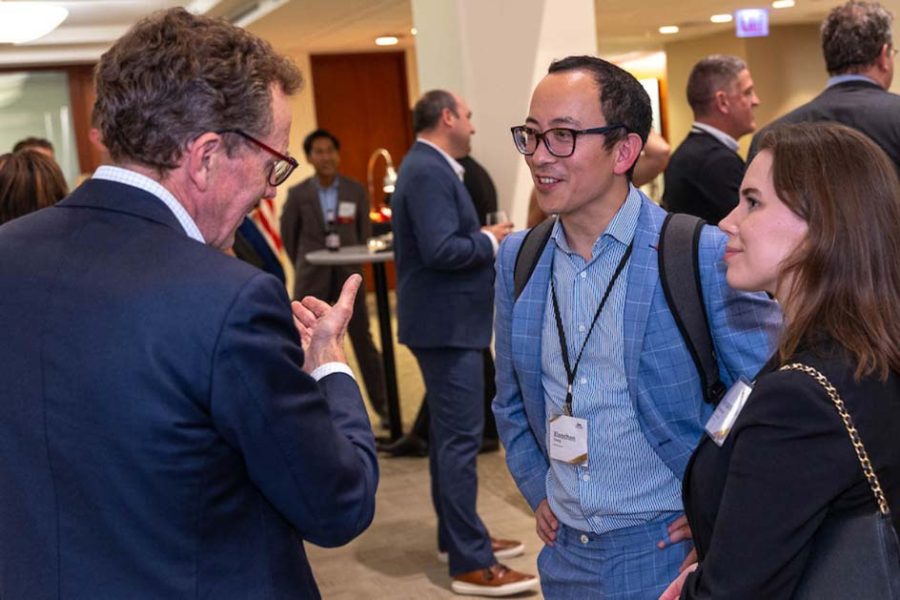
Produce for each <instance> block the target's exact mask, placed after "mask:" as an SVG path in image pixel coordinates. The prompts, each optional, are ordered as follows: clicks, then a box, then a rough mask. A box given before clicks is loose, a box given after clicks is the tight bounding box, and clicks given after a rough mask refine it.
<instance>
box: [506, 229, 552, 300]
mask: <svg viewBox="0 0 900 600" xmlns="http://www.w3.org/2000/svg"><path fill="white" fill-rule="evenodd" d="M555 223H556V217H549V218H547V219H544V220H543V221H541V222H540V223H538V224H537V225H535V226H534V227H532V228H531V229H530V230H529V231H528V233H526V234H525V239H524V240H522V245H521V246H519V253H518V254H517V255H516V265H515V267H513V302H515V301H516V300H518V299H519V296H521V295H522V290H524V289H525V285H526V284H528V280H529V279H531V274H532V273H534V268H535V267H536V266H537V263H538V259H539V258H540V257H541V252H543V251H544V246H546V245H547V240H549V239H550V233H551V232H552V231H553V225H554V224H555Z"/></svg>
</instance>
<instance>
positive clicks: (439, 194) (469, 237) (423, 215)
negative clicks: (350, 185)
mask: <svg viewBox="0 0 900 600" xmlns="http://www.w3.org/2000/svg"><path fill="white" fill-rule="evenodd" d="M407 196H408V197H409V199H410V200H409V201H408V202H406V210H407V212H408V213H409V220H410V223H411V225H412V228H413V233H414V235H415V239H416V247H417V248H418V250H419V255H420V256H421V257H422V262H423V263H424V265H425V266H426V267H428V268H430V269H439V270H445V271H458V270H465V269H471V268H473V267H477V266H479V265H483V264H485V263H488V262H490V261H491V260H493V258H494V248H493V246H492V245H491V241H490V239H489V238H488V237H487V236H486V235H485V234H484V233H482V232H481V230H480V229H475V230H472V231H464V230H463V229H462V227H461V225H460V207H459V206H457V203H458V201H459V198H457V197H456V189H455V186H454V184H453V180H452V179H451V178H450V177H437V176H435V174H434V173H431V172H425V171H422V172H418V173H416V174H415V175H413V178H412V179H411V180H410V182H409V184H408V186H407ZM464 200H465V201H466V202H469V199H468V198H464ZM472 210H473V211H474V209H472Z"/></svg>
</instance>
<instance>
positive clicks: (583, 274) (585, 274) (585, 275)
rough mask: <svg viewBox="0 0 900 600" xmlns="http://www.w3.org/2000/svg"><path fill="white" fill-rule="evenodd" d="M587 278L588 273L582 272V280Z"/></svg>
mask: <svg viewBox="0 0 900 600" xmlns="http://www.w3.org/2000/svg"><path fill="white" fill-rule="evenodd" d="M585 277H587V273H585V272H584V271H582V272H581V278H582V279H584V278H585Z"/></svg>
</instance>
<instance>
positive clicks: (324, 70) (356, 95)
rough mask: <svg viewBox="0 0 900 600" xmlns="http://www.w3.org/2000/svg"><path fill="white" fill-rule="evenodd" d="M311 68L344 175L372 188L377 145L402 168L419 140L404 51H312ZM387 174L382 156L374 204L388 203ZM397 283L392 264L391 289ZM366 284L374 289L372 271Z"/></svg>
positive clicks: (321, 119)
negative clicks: (372, 158) (415, 133)
mask: <svg viewBox="0 0 900 600" xmlns="http://www.w3.org/2000/svg"><path fill="white" fill-rule="evenodd" d="M310 68H311V74H312V83H313V86H312V87H313V99H314V102H315V107H316V122H317V123H318V126H319V127H321V128H323V129H327V130H328V131H330V132H331V133H333V134H334V135H336V136H337V138H338V139H339V140H340V142H341V167H340V171H341V173H343V174H344V175H346V176H348V177H352V178H353V179H356V180H358V181H360V182H361V183H362V184H363V186H367V185H368V184H367V176H366V168H367V165H368V161H369V157H370V156H371V154H372V152H373V151H374V150H375V149H377V148H385V149H387V151H388V152H390V154H391V157H392V158H393V162H394V167H399V166H400V161H401V160H402V159H403V156H404V155H405V154H406V151H407V150H408V149H409V147H410V146H411V145H412V143H413V140H414V138H413V132H412V122H411V115H410V111H409V105H410V104H409V95H408V91H407V90H408V87H407V81H406V57H405V55H404V53H403V52H370V53H359V54H319V55H312V56H310ZM384 173H385V162H384V160H382V159H379V160H378V161H377V162H376V164H375V168H374V170H373V180H374V182H375V192H374V198H370V199H369V200H370V202H372V205H373V206H380V205H381V203H382V201H383V196H384V194H383V192H382V191H381V182H382V179H383V178H384ZM394 281H395V276H394V270H393V264H389V265H388V282H389V285H390V286H391V287H393V286H394ZM366 282H367V285H368V286H369V289H370V290H371V286H372V277H371V273H370V272H368V271H367V277H366Z"/></svg>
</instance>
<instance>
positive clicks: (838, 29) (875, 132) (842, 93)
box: [748, 0, 900, 170]
mask: <svg viewBox="0 0 900 600" xmlns="http://www.w3.org/2000/svg"><path fill="white" fill-rule="evenodd" d="M893 20H894V16H893V15H892V14H891V13H890V12H889V11H888V10H887V9H885V8H884V7H883V6H881V5H880V4H878V3H877V2H861V1H858V0H851V1H850V2H847V3H846V4H842V5H841V6H837V7H835V8H833V9H832V10H831V12H829V13H828V16H827V17H825V21H824V22H823V23H822V54H823V55H824V58H825V66H826V68H827V69H828V74H829V75H830V78H829V79H828V83H827V85H826V87H825V91H823V92H822V93H821V94H819V95H818V96H816V97H815V98H814V99H813V100H811V101H810V102H808V103H806V104H804V105H803V106H801V107H799V108H797V109H795V110H794V111H792V112H790V113H788V114H786V115H784V116H783V117H781V118H780V119H778V120H776V121H774V122H773V123H771V124H770V125H768V126H767V127H765V128H763V129H762V130H760V131H759V132H758V133H757V134H756V135H755V136H754V137H753V143H752V144H751V146H750V154H749V159H750V160H752V158H753V157H754V156H755V155H756V148H757V145H758V144H759V140H761V139H762V138H763V135H764V134H765V132H766V131H767V130H768V129H769V128H770V127H774V126H776V125H778V124H781V123H801V122H804V121H837V122H839V123H843V124H844V125H847V126H849V127H853V128H854V129H857V130H859V131H861V132H863V133H865V134H866V135H868V136H869V137H870V138H872V140H873V141H874V142H875V143H876V144H878V145H879V146H881V148H882V150H884V151H885V152H886V153H887V154H888V156H889V157H890V158H891V160H892V161H893V162H894V165H896V166H897V168H898V170H900V96H898V95H897V94H892V93H890V92H888V91H887V89H888V88H889V87H891V81H892V80H893V78H894V59H895V57H896V55H897V50H896V49H895V48H894V41H893V37H892V36H891V25H892V23H893ZM748 162H749V160H748Z"/></svg>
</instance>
